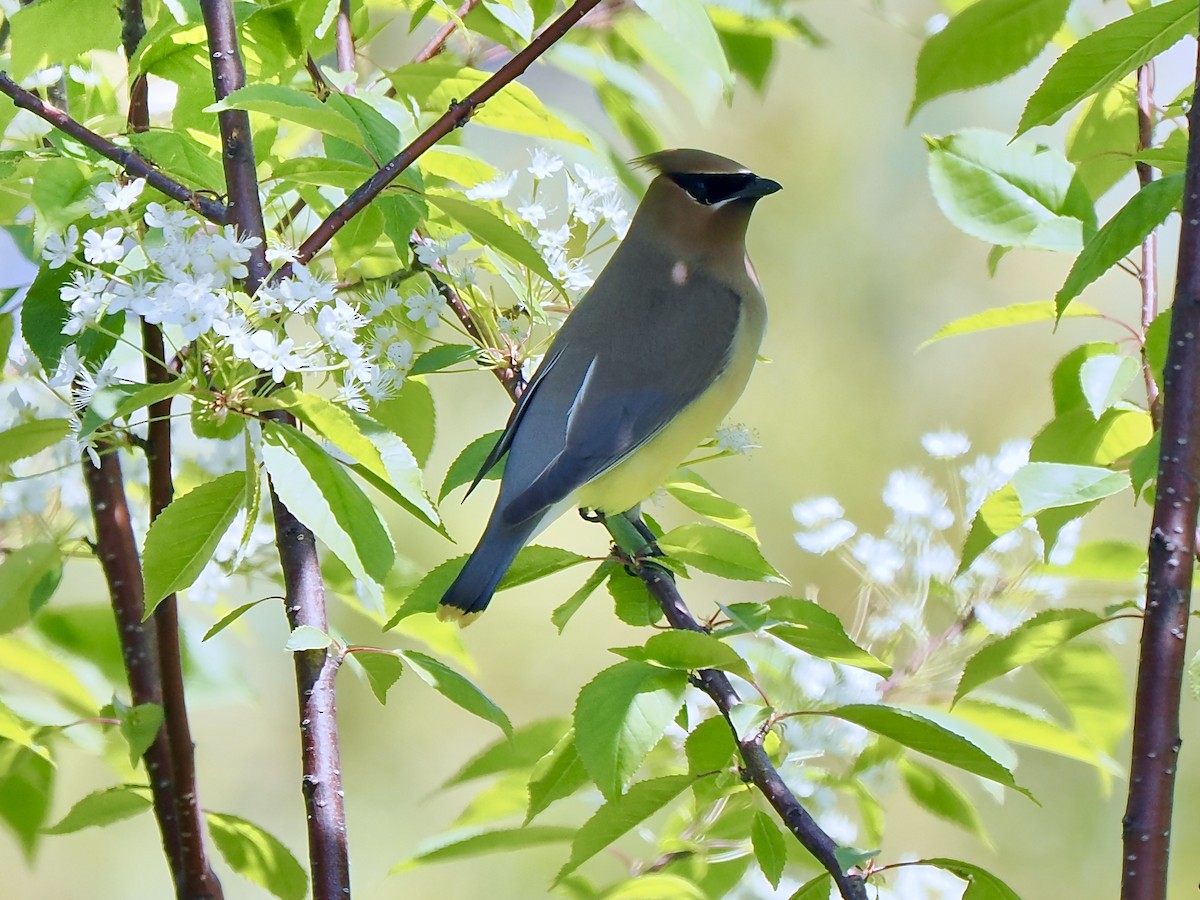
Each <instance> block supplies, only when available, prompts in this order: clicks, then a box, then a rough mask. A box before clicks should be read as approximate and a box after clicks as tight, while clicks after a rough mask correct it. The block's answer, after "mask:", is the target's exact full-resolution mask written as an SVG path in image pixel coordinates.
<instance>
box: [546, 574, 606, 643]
mask: <svg viewBox="0 0 1200 900" xmlns="http://www.w3.org/2000/svg"><path fill="white" fill-rule="evenodd" d="M616 568H617V563H615V562H613V561H612V560H605V561H604V562H602V563H600V565H598V566H597V567H596V571H594V572H592V574H591V575H589V576H588V577H587V581H585V582H584V583H583V584H582V585H580V587H579V590H577V591H575V593H573V594H572V595H571V596H570V597H568V598H567V599H566V601H565V602H564V603H563V604H562V605H561V606H559V607H557V608H556V609H555V610H554V612H552V613H551V614H550V621H551V622H552V623H553V624H554V627H555V628H557V629H558V633H559V634H562V632H563V629H564V628H566V627H567V622H569V621H570V620H571V617H572V616H573V615H575V613H577V612H578V611H579V608H580V607H581V606H583V604H584V602H585V601H586V600H587V598H588V597H590V596H591V595H592V593H593V592H594V591H595V590H596V588H598V587H600V585H601V584H602V583H603V582H604V580H605V579H606V578H608V577H609V575H610V574H611V573H612V572H613V571H614V570H615V569H616Z"/></svg>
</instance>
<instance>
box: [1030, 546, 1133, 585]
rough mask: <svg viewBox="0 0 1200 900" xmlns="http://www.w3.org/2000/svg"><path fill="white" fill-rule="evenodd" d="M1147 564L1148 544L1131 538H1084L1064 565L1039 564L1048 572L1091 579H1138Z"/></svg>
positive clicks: (1041, 568) (1048, 573)
mask: <svg viewBox="0 0 1200 900" xmlns="http://www.w3.org/2000/svg"><path fill="white" fill-rule="evenodd" d="M1145 567H1146V547H1145V545H1144V544H1131V543H1129V542H1128V541H1114V540H1106V541H1085V542H1084V543H1082V544H1080V545H1079V547H1078V548H1077V549H1076V550H1075V554H1074V555H1073V556H1072V557H1071V561H1070V562H1068V563H1065V564H1063V565H1044V566H1039V567H1038V569H1037V571H1038V572H1041V573H1045V574H1047V575H1063V576H1066V577H1068V578H1081V579H1088V580H1092V581H1139V580H1141V578H1142V575H1143V574H1144V572H1143V570H1144V569H1145Z"/></svg>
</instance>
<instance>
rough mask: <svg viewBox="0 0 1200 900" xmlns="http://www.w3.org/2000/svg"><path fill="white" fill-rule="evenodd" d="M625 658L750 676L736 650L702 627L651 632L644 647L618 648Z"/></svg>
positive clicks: (748, 668) (675, 667) (674, 666)
mask: <svg viewBox="0 0 1200 900" xmlns="http://www.w3.org/2000/svg"><path fill="white" fill-rule="evenodd" d="M614 652H615V653H619V654H621V656H624V657H625V658H626V659H641V660H646V661H648V662H654V663H658V664H659V665H660V666H666V667H667V668H668V669H680V670H682V671H685V672H694V671H697V670H698V669H724V670H726V671H728V672H733V673H735V674H737V675H740V676H742V677H743V678H746V679H750V678H752V677H753V676H752V675H751V674H750V667H749V666H748V665H746V661H745V660H744V659H742V658H741V657H740V656H738V654H737V651H736V650H734V649H733V648H732V647H730V646H729V645H728V644H726V643H725V642H724V641H722V640H720V639H719V638H715V637H713V636H712V635H711V634H704V633H703V632H700V631H664V632H662V633H661V634H655V635H652V636H651V637H650V638H648V639H647V641H646V646H644V647H622V648H620V649H619V650H615V651H614Z"/></svg>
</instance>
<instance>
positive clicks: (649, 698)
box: [575, 660, 687, 855]
mask: <svg viewBox="0 0 1200 900" xmlns="http://www.w3.org/2000/svg"><path fill="white" fill-rule="evenodd" d="M686 688H687V675H686V674H685V673H683V672H678V671H672V670H667V669H660V668H658V667H657V666H652V665H650V664H648V663H644V662H639V661H636V660H630V661H627V662H621V663H617V664H616V665H615V666H612V667H610V668H608V669H605V670H604V671H603V672H601V673H600V674H599V675H597V676H596V677H595V678H593V679H592V680H591V681H590V682H588V683H587V684H586V685H584V686H583V689H582V690H581V691H580V692H579V698H578V700H577V701H576V703H575V747H576V749H577V750H578V751H579V757H580V759H582V760H583V764H584V766H585V767H586V768H587V771H588V774H589V775H591V776H592V780H593V781H595V782H596V786H597V787H598V788H600V792H601V793H602V794H604V796H605V797H608V798H610V799H611V798H613V797H616V796H618V795H619V794H620V793H621V791H622V789H623V788H624V786H625V785H626V784H627V783H628V782H629V780H630V779H631V778H633V775H634V773H636V772H637V770H638V768H639V767H640V766H641V764H642V761H643V760H644V759H645V758H646V754H647V753H649V752H650V749H651V748H652V747H653V746H654V745H655V744H657V743H658V741H659V739H660V738H661V737H662V736H663V732H664V731H665V730H666V728H667V726H668V725H670V724H671V720H672V719H674V718H675V714H676V713H677V712H679V708H680V706H682V705H683V694H684V691H685V690H686ZM589 855H590V854H589Z"/></svg>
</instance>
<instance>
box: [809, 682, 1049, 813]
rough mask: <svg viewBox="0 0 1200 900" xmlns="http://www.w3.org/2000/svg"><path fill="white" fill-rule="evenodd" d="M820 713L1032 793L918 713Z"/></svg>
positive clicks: (866, 707) (881, 709)
mask: <svg viewBox="0 0 1200 900" xmlns="http://www.w3.org/2000/svg"><path fill="white" fill-rule="evenodd" d="M818 714H819V715H828V716H833V717H835V718H838V719H841V720H842V721H845V722H852V723H854V724H855V725H860V726H862V727H863V728H866V729H867V730H868V731H873V732H875V733H876V734H879V735H882V736H884V737H886V738H890V739H892V740H893V741H896V742H897V743H899V744H903V745H904V746H905V747H909V748H910V749H913V750H916V751H917V752H919V753H924V754H925V755H926V756H931V757H933V758H934V759H936V760H940V761H941V762H944V763H947V764H948V765H951V766H954V767H955V768H959V769H962V770H963V771H966V772H970V773H972V774H974V775H978V776H980V777H981V778H986V779H987V780H989V781H994V782H996V783H997V784H1002V785H1004V786H1005V787H1010V788H1013V789H1014V790H1017V791H1021V792H1022V793H1026V794H1027V793H1028V792H1027V791H1025V789H1024V788H1022V787H1020V786H1019V785H1018V784H1017V783H1016V782H1015V781H1014V780H1013V775H1012V772H1010V771H1009V770H1008V769H1007V768H1006V767H1005V766H1003V765H1001V764H1000V763H999V762H997V761H996V760H995V759H993V758H992V757H991V756H989V755H988V754H987V753H986V752H984V751H983V750H982V749H981V748H980V747H978V746H976V745H975V744H973V743H972V742H971V741H968V740H967V739H966V738H964V737H962V736H961V735H958V734H955V733H954V732H953V731H950V730H949V729H947V728H943V727H942V726H941V725H939V724H937V723H936V722H934V721H932V720H931V719H927V718H925V717H924V716H920V715H917V714H916V713H914V712H909V711H908V710H903V709H898V708H896V707H890V706H880V705H876V704H866V703H864V704H855V705H850V706H839V707H835V708H834V709H829V710H822V711H820V712H819V713H818Z"/></svg>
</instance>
